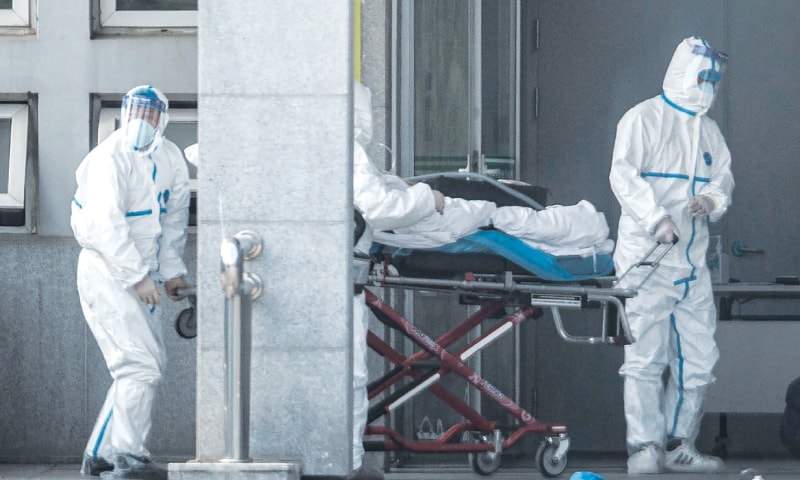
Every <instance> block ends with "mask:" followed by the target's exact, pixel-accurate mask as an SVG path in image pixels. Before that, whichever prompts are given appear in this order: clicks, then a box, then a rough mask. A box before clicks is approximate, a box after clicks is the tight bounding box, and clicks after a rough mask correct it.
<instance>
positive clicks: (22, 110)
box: [0, 93, 38, 233]
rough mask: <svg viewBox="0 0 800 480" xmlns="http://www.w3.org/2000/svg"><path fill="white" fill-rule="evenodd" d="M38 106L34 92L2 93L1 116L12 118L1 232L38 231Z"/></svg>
mask: <svg viewBox="0 0 800 480" xmlns="http://www.w3.org/2000/svg"><path fill="white" fill-rule="evenodd" d="M37 108H38V96H37V95H36V94H34V93H26V94H0V118H3V119H8V120H11V132H10V139H9V140H10V141H9V152H8V155H9V156H8V188H7V193H0V233H36V204H35V202H36V191H37V188H36V182H37V171H36V170H37V156H38V149H37V145H38V139H37V127H36V110H37Z"/></svg>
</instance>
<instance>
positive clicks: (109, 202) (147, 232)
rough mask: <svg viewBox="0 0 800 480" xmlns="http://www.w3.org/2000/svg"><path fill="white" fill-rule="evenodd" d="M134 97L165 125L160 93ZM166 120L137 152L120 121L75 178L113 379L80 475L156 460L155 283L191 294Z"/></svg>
mask: <svg viewBox="0 0 800 480" xmlns="http://www.w3.org/2000/svg"><path fill="white" fill-rule="evenodd" d="M137 88H138V89H139V90H137V89H134V90H131V92H134V93H130V92H129V95H138V94H140V93H141V94H143V95H145V97H147V96H151V97H152V98H153V99H154V100H155V99H157V100H160V101H162V102H163V108H164V111H163V112H162V114H163V115H164V117H166V108H167V103H166V102H167V101H166V98H165V97H163V94H161V92H159V91H158V90H156V89H154V88H153V87H149V86H143V87H137ZM126 98H127V97H126ZM123 112H124V107H123ZM123 115H124V113H123ZM162 120H164V121H163V123H162V124H161V126H160V127H158V128H157V129H156V131H155V137H153V136H152V135H153V134H152V132H150V136H149V137H148V139H147V140H145V141H144V142H145V143H146V142H147V141H148V140H149V139H152V141H153V142H156V143H157V145H156V146H155V148H154V149H151V148H146V147H143V148H140V149H138V150H137V151H135V150H134V148H133V147H132V145H131V141H132V140H131V139H132V138H133V136H132V135H126V132H125V128H124V126H125V124H126V122H125V119H124V118H123V121H122V124H123V127H121V128H120V129H118V130H116V131H115V132H114V133H112V134H111V135H110V136H109V137H108V138H107V139H105V140H103V142H102V143H100V144H99V145H98V146H97V147H96V148H94V149H93V150H92V151H91V152H90V153H89V154H88V155H87V156H86V157H85V158H84V160H83V161H82V162H81V164H80V166H79V167H78V169H77V171H76V175H75V178H76V180H77V184H78V187H77V190H76V192H75V196H74V198H73V202H72V217H71V225H72V229H73V232H74V234H75V238H76V239H77V241H78V243H79V244H80V246H81V247H82V250H81V252H80V256H79V260H78V271H77V284H78V292H79V294H80V301H81V307H82V309H83V313H84V316H85V317H86V322H87V324H88V325H89V328H90V329H91V331H92V333H93V334H94V337H95V339H96V340H97V344H98V346H99V347H100V350H101V351H102V353H103V356H104V358H105V361H106V365H107V367H108V370H109V372H110V374H111V377H112V378H113V383H112V385H111V387H110V388H109V390H108V394H107V396H106V400H105V403H104V404H103V407H102V409H101V411H100V414H99V416H98V418H97V422H96V424H95V426H94V430H93V431H92V434H91V437H90V439H89V442H88V444H87V446H86V450H85V461H84V465H83V467H82V471H83V470H86V469H87V465H89V464H88V463H87V461H86V459H91V460H92V461H93V462H94V465H97V464H98V462H99V463H100V464H103V465H105V466H106V467H109V468H110V466H109V465H106V463H108V464H110V463H111V462H115V461H116V457H117V456H120V455H128V456H133V457H137V458H138V459H141V460H144V461H147V459H148V458H149V456H150V452H149V451H148V450H147V448H146V446H145V444H146V442H147V437H148V434H149V432H150V426H151V409H152V405H153V398H154V395H155V391H156V386H157V385H158V384H159V382H160V380H161V378H162V374H163V371H164V366H165V362H166V355H165V351H164V344H163V341H162V335H161V328H162V327H161V323H160V308H159V306H158V304H157V303H158V297H159V295H158V293H157V290H156V287H155V282H167V284H166V285H165V288H166V289H167V294H168V295H170V289H171V287H170V284H171V282H172V283H173V284H174V282H175V281H176V280H180V282H178V283H180V286H184V285H185V283H184V282H183V276H184V275H185V274H186V266H185V265H184V262H183V258H182V257H183V250H184V245H185V241H186V226H187V222H188V215H189V211H188V207H189V198H190V192H189V176H188V170H187V167H186V164H185V162H184V158H183V154H182V153H181V151H180V149H179V148H178V147H177V146H176V145H175V144H174V143H172V142H171V141H169V140H167V139H166V138H162V137H161V136H162V134H163V127H164V126H165V125H166V118H162ZM140 137H141V135H140ZM147 279H151V280H152V282H150V283H151V284H152V286H153V287H152V290H151V291H150V293H149V295H150V297H149V298H150V299H151V300H152V301H151V302H150V303H151V304H147V303H145V302H144V301H142V300H141V299H142V296H143V295H142V294H141V293H140V292H139V290H138V288H139V286H141V285H144V284H147V283H148V282H149V280H147ZM170 296H171V298H173V299H176V298H175V297H174V296H173V295H170ZM104 469H105V468H104ZM83 473H86V474H89V473H92V474H95V475H96V474H97V472H96V471H94V472H89V471H83ZM115 473H116V472H115Z"/></svg>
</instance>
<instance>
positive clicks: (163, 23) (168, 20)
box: [15, 0, 198, 38]
mask: <svg viewBox="0 0 800 480" xmlns="http://www.w3.org/2000/svg"><path fill="white" fill-rule="evenodd" d="M15 1H17V0H15ZM197 16H198V13H197V10H141V11H135V12H134V11H120V10H117V0H92V38H99V37H104V36H113V35H152V34H159V35H191V34H196V33H197Z"/></svg>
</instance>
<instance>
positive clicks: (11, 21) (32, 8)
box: [0, 0, 38, 35]
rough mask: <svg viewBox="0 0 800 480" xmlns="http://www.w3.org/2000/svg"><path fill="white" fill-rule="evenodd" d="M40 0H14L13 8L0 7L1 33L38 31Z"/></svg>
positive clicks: (32, 32)
mask: <svg viewBox="0 0 800 480" xmlns="http://www.w3.org/2000/svg"><path fill="white" fill-rule="evenodd" d="M37 1H38V0H12V2H11V8H2V9H0V35H31V34H35V33H36V26H35V25H34V22H35V20H36V17H37V14H36V12H37V6H38V4H37Z"/></svg>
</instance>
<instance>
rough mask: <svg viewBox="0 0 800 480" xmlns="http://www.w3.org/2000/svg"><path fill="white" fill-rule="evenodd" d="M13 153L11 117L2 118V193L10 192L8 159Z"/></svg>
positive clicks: (0, 166) (0, 150)
mask: <svg viewBox="0 0 800 480" xmlns="http://www.w3.org/2000/svg"><path fill="white" fill-rule="evenodd" d="M10 154H11V119H10V118H4V119H2V120H0V193H8V160H9V156H10Z"/></svg>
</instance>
